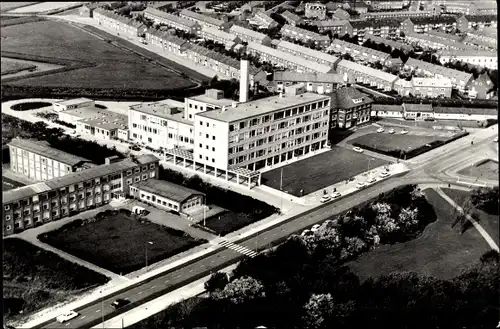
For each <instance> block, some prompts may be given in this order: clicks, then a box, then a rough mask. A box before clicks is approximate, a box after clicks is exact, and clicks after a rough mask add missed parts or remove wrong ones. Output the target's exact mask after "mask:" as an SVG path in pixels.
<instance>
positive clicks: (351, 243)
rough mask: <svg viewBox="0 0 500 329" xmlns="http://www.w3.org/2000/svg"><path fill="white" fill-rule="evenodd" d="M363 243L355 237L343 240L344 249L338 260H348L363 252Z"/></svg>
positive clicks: (364, 248)
mask: <svg viewBox="0 0 500 329" xmlns="http://www.w3.org/2000/svg"><path fill="white" fill-rule="evenodd" d="M367 247H368V246H367V244H366V242H365V241H363V240H361V239H360V238H358V237H357V236H355V237H346V238H344V247H343V248H342V251H341V252H340V259H342V260H347V259H349V258H352V257H355V256H357V255H359V254H360V253H362V252H363V251H365V250H366V249H368V248H367Z"/></svg>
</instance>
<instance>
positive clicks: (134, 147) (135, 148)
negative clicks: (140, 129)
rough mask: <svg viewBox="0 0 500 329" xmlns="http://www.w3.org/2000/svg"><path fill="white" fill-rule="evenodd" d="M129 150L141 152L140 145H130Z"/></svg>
mask: <svg viewBox="0 0 500 329" xmlns="http://www.w3.org/2000/svg"><path fill="white" fill-rule="evenodd" d="M128 148H129V149H131V150H132V151H140V150H141V148H140V146H139V145H130V146H129V147H128Z"/></svg>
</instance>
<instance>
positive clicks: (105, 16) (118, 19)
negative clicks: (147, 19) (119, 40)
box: [93, 8, 147, 37]
mask: <svg viewBox="0 0 500 329" xmlns="http://www.w3.org/2000/svg"><path fill="white" fill-rule="evenodd" d="M93 16H94V19H95V20H96V21H97V22H98V23H99V25H103V26H106V27H108V28H110V29H113V30H115V31H116V32H117V33H118V35H120V33H122V34H124V35H128V36H131V37H137V36H141V35H142V34H144V32H146V30H147V27H146V25H144V24H142V23H140V22H138V21H136V20H135V19H133V18H128V17H125V16H121V15H118V14H115V13H114V12H112V11H109V10H105V9H102V8H96V9H95V10H94V14H93Z"/></svg>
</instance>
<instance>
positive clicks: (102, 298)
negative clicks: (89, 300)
mask: <svg viewBox="0 0 500 329" xmlns="http://www.w3.org/2000/svg"><path fill="white" fill-rule="evenodd" d="M100 293H101V296H102V297H101V322H102V327H103V328H104V293H103V291H102V290H101V291H100Z"/></svg>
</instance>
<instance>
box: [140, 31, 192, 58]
mask: <svg viewBox="0 0 500 329" xmlns="http://www.w3.org/2000/svg"><path fill="white" fill-rule="evenodd" d="M145 39H146V41H147V42H148V44H150V45H153V46H157V47H159V48H161V49H163V50H164V51H167V52H169V53H173V54H176V55H179V56H182V55H183V54H184V52H185V51H186V49H187V43H186V41H185V40H184V39H181V38H179V37H176V36H175V35H172V34H170V33H168V32H165V31H160V30H157V29H154V28H151V29H149V30H148V31H147V32H146V35H145Z"/></svg>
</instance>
